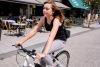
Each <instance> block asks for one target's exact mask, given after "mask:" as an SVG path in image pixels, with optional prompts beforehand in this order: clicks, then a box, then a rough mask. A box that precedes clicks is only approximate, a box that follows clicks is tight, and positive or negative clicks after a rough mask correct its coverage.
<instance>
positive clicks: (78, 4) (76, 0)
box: [69, 0, 89, 9]
mask: <svg viewBox="0 0 100 67" xmlns="http://www.w3.org/2000/svg"><path fill="white" fill-rule="evenodd" d="M69 2H70V3H71V5H72V6H73V7H75V8H81V9H89V6H87V5H85V4H84V2H83V1H82V0H69Z"/></svg>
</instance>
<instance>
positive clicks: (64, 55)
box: [55, 50, 70, 67]
mask: <svg viewBox="0 0 100 67" xmlns="http://www.w3.org/2000/svg"><path fill="white" fill-rule="evenodd" d="M55 58H56V59H57V60H58V61H59V62H60V63H61V64H62V65H63V67H68V64H69V59H70V54H69V52H68V51H65V50H63V51H61V52H59V53H58V54H57V55H56V56H55Z"/></svg>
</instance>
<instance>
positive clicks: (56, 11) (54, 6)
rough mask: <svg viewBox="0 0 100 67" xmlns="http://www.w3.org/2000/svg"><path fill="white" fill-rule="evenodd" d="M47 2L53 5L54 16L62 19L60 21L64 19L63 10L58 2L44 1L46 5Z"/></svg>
mask: <svg viewBox="0 0 100 67" xmlns="http://www.w3.org/2000/svg"><path fill="white" fill-rule="evenodd" d="M47 3H48V4H51V5H52V10H53V17H54V18H58V19H59V20H60V22H62V21H63V19H64V15H63V12H62V11H61V10H60V9H59V8H58V7H57V6H56V4H55V3H54V1H53V0H48V1H46V2H44V5H45V4H47Z"/></svg>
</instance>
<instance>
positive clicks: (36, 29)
mask: <svg viewBox="0 0 100 67" xmlns="http://www.w3.org/2000/svg"><path fill="white" fill-rule="evenodd" d="M43 23H44V17H42V18H41V19H40V21H38V24H37V25H36V26H35V27H34V28H32V30H31V31H30V32H29V33H27V34H26V35H25V37H23V38H21V39H20V40H18V41H17V43H16V44H23V43H24V42H25V41H27V40H28V39H30V38H31V37H32V36H34V35H35V34H36V33H37V32H38V30H39V29H40V28H41V27H42V25H43Z"/></svg>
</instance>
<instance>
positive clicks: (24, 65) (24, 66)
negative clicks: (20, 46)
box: [23, 55, 35, 67]
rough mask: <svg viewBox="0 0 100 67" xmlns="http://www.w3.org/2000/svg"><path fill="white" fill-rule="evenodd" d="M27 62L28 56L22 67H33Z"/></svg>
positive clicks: (33, 66)
mask: <svg viewBox="0 0 100 67" xmlns="http://www.w3.org/2000/svg"><path fill="white" fill-rule="evenodd" d="M29 60H30V57H29V55H26V57H25V61H24V64H23V67H35V65H33V64H31V63H29V62H30V61H29Z"/></svg>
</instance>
